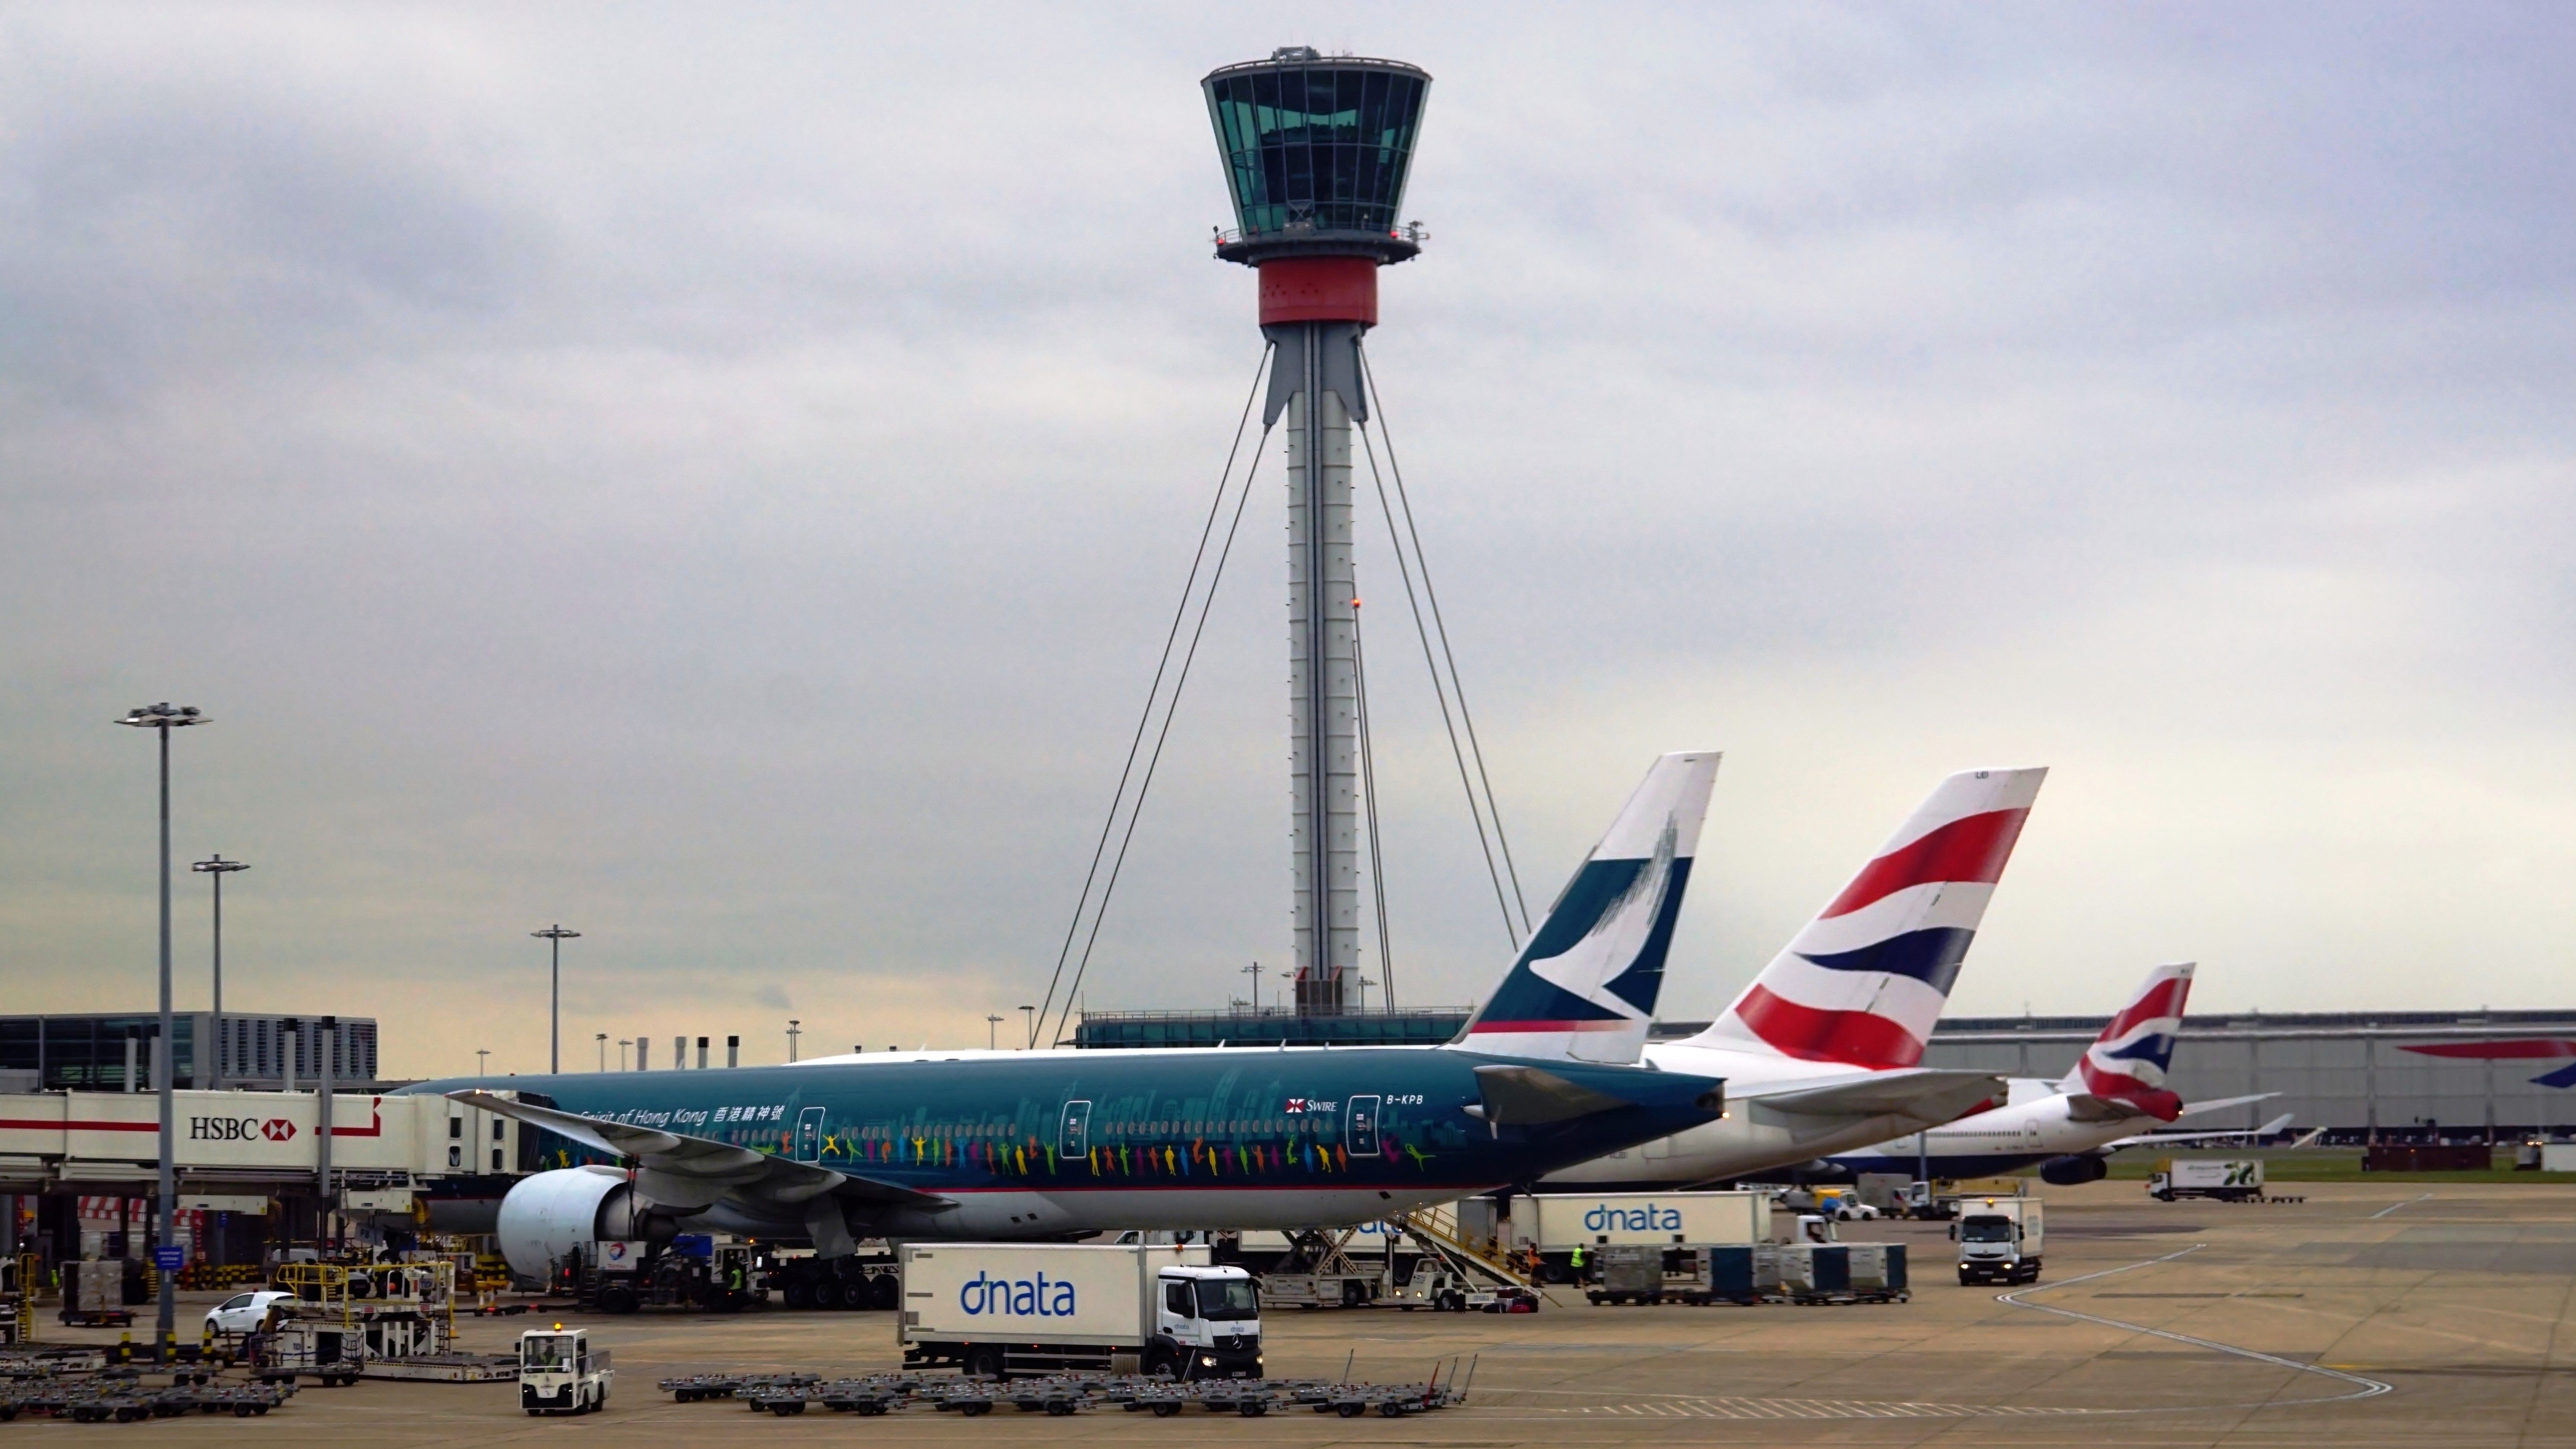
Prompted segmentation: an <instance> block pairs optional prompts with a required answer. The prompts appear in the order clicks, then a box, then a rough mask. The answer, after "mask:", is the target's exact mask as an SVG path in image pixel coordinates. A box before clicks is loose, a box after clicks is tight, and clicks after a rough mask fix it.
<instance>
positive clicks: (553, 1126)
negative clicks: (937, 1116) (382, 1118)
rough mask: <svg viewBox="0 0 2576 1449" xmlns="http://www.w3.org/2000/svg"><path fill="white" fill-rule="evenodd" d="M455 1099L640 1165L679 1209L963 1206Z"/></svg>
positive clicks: (684, 1141) (811, 1166)
mask: <svg viewBox="0 0 2576 1449" xmlns="http://www.w3.org/2000/svg"><path fill="white" fill-rule="evenodd" d="M447 1095H448V1097H449V1099H450V1100H453V1101H457V1102H462V1103H464V1104H465V1105H466V1106H468V1107H479V1108H481V1109H482V1110H484V1111H486V1112H498V1113H499V1114H501V1115H502V1116H504V1117H509V1118H513V1119H515V1120H517V1121H520V1122H525V1123H528V1124H529V1125H531V1126H536V1127H543V1128H544V1129H546V1130H547V1131H549V1132H552V1133H554V1134H556V1135H557V1136H561V1137H569V1138H571V1139H572V1140H573V1141H575V1142H578V1143H581V1144H582V1145H583V1146H585V1147H589V1148H591V1149H593V1150H595V1151H599V1152H605V1153H608V1154H609V1155H611V1156H613V1157H624V1158H629V1159H632V1160H633V1161H634V1163H635V1187H636V1190H637V1191H638V1192H640V1193H641V1194H643V1195H644V1196H645V1197H647V1198H650V1199H652V1200H653V1201H654V1202H657V1203H661V1204H664V1205H666V1206H670V1207H675V1208H690V1207H694V1208H701V1209H702V1208H705V1207H707V1206H709V1205H711V1204H713V1203H714V1202H715V1201H716V1200H717V1199H719V1198H722V1197H725V1196H728V1195H732V1194H739V1195H740V1196H743V1197H746V1198H750V1199H754V1200H757V1201H760V1202H764V1203H770V1204H777V1205H780V1206H786V1207H797V1206H800V1205H802V1204H805V1203H808V1202H811V1201H813V1200H814V1199H817V1198H821V1197H825V1196H832V1197H840V1198H846V1199H851V1200H855V1201H859V1202H877V1203H893V1204H899V1205H902V1206H905V1207H914V1208H929V1209H932V1210H934V1211H935V1210H937V1209H940V1208H948V1207H955V1206H956V1205H957V1204H956V1201H955V1200H954V1199H952V1198H945V1197H940V1196H938V1195H936V1194H934V1193H926V1192H916V1191H914V1190H913V1189H911V1188H908V1187H904V1186H901V1185H900V1184H897V1183H891V1182H879V1181H877V1180H876V1179H874V1178H867V1177H857V1176H853V1175H851V1174H849V1173H846V1172H841V1171H839V1170H837V1169H834V1168H829V1167H825V1166H823V1165H821V1164H820V1163H814V1162H794V1161H790V1160H789V1159H787V1158H784V1157H779V1156H777V1155H775V1154H772V1153H767V1152H755V1151H753V1150H752V1149H751V1148H748V1147H740V1146H736V1145H735V1144H733V1143H731V1142H718V1141H715V1140H714V1139H712V1138H707V1137H692V1136H690V1135H688V1134H687V1133H685V1132H668V1131H664V1130H663V1129H661V1128H659V1127H636V1126H631V1125H628V1124H626V1123H622V1122H602V1121H600V1120H598V1119H596V1118H592V1117H583V1116H580V1115H578V1114H576V1113H572V1112H565V1111H562V1110H559V1109H557V1108H553V1107H540V1106H537V1105H535V1104H534V1103H531V1102H515V1101H512V1100H510V1099H509V1098H507V1097H496V1096H494V1095H493V1094H491V1093H489V1092H478V1091H463V1092H450V1093H448V1094H447Z"/></svg>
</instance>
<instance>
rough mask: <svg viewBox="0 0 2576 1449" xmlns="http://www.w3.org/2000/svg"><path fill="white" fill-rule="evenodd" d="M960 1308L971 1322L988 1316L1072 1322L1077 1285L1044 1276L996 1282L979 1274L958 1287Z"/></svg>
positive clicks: (1005, 1279)
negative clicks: (1053, 1319)
mask: <svg viewBox="0 0 2576 1449" xmlns="http://www.w3.org/2000/svg"><path fill="white" fill-rule="evenodd" d="M957 1306H958V1307H959V1308H961V1309H964V1310H965V1311H966V1314H967V1316H968V1317H971V1318H980V1317H983V1316H984V1315H985V1314H988V1313H998V1314H1005V1315H1008V1316H1010V1317H1013V1318H1070V1317H1072V1316H1073V1285H1072V1284H1071V1283H1068V1282H1066V1281H1065V1280H1063V1279H1062V1278H1056V1279H1052V1280H1050V1279H1049V1278H1048V1277H1047V1275H1046V1274H1044V1273H1040V1274H1038V1275H1037V1276H1036V1277H1034V1278H994V1277H989V1276H987V1275H986V1274H984V1273H983V1272H981V1271H978V1272H977V1273H976V1274H975V1276H974V1277H972V1278H969V1279H967V1280H966V1281H965V1282H964V1283H963V1284H960V1285H959V1286H958V1289H957Z"/></svg>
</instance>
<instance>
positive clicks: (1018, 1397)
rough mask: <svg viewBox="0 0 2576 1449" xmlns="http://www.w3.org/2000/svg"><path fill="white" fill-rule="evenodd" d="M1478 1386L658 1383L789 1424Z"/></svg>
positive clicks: (1400, 1394)
mask: <svg viewBox="0 0 2576 1449" xmlns="http://www.w3.org/2000/svg"><path fill="white" fill-rule="evenodd" d="M1474 1381H1475V1364H1474V1362H1473V1361H1470V1362H1469V1364H1468V1365H1467V1373H1466V1375H1465V1380H1464V1382H1463V1383H1462V1382H1461V1380H1460V1376H1459V1373H1458V1370H1457V1366H1456V1364H1454V1363H1453V1364H1451V1365H1450V1373H1449V1382H1448V1383H1446V1384H1443V1383H1442V1382H1440V1380H1439V1378H1438V1376H1437V1375H1436V1374H1435V1375H1434V1377H1433V1378H1432V1379H1431V1380H1430V1381H1428V1382H1425V1383H1419V1384H1370V1383H1353V1382H1350V1381H1349V1380H1347V1379H1343V1380H1326V1379H1219V1380H1209V1381H1203V1382H1200V1381H1191V1380H1186V1379H1169V1378H1160V1377H1147V1376H1142V1375H1136V1374H1050V1375H1046V1376H1043V1377H1036V1378H1024V1379H1017V1380H1010V1379H987V1378H975V1377H965V1376H960V1377H955V1378H949V1377H944V1376H943V1377H924V1376H922V1375H920V1374H909V1373H906V1374H870V1375H867V1376H865V1377H860V1378H844V1379H834V1380H832V1381H830V1382H828V1383H826V1382H824V1381H823V1379H822V1377H821V1376H820V1375H817V1374H740V1375H736V1374H691V1375H687V1376H684V1377H679V1378H668V1379H664V1380H662V1381H661V1383H660V1387H661V1388H662V1390H663V1391H664V1392H666V1393H668V1394H670V1395H671V1397H672V1398H673V1399H674V1400H676V1401H677V1402H680V1403H684V1404H685V1403H696V1402H701V1401H704V1400H707V1399H729V1400H732V1401H734V1402H736V1403H739V1404H741V1405H743V1406H744V1407H745V1408H747V1409H749V1410H750V1411H751V1412H753V1413H755V1414H757V1413H763V1412H766V1413H768V1414H770V1415H772V1416H774V1417H777V1418H788V1417H792V1416H795V1415H798V1414H802V1413H804V1412H806V1410H807V1409H809V1408H811V1407H812V1406H813V1405H816V1404H820V1405H822V1406H823V1407H824V1408H826V1409H829V1410H832V1411H833V1412H835V1413H848V1414H858V1415H860V1416H862V1417H866V1418H876V1417H881V1416H883V1415H885V1414H889V1413H896V1412H902V1411H905V1410H914V1409H925V1408H926V1409H928V1410H930V1411H931V1412H934V1413H953V1414H957V1415H959V1416H961V1417H963V1418H970V1419H971V1418H980V1417H982V1416H984V1415H986V1414H990V1413H991V1412H993V1410H994V1409H995V1408H996V1407H997V1406H999V1405H1002V1404H1008V1405H1010V1406H1011V1407H1012V1408H1014V1409H1016V1410H1018V1411H1019V1412H1021V1413H1024V1414H1046V1415H1049V1416H1051V1417H1056V1418H1062V1417H1065V1416H1067V1415H1071V1414H1077V1413H1098V1412H1105V1411H1110V1410H1116V1411H1119V1412H1123V1413H1130V1414H1152V1415H1154V1416H1155V1417H1156V1418H1170V1417H1172V1416H1173V1415H1175V1414H1178V1413H1180V1412H1181V1411H1182V1410H1184V1409H1186V1408H1190V1407H1193V1406H1195V1407H1197V1408H1199V1409H1201V1410H1203V1411H1205V1412H1207V1413H1211V1414H1232V1415H1234V1416H1236V1417H1237V1418H1245V1419H1258V1418H1261V1417H1263V1416H1265V1415H1267V1414H1269V1413H1271V1412H1273V1411H1274V1410H1278V1411H1286V1410H1293V1409H1307V1410H1310V1411H1312V1412H1314V1413H1318V1414H1336V1415H1339V1416H1340V1417H1342V1418H1345V1419H1355V1418H1358V1417H1360V1416H1362V1415H1364V1414H1371V1413H1374V1414H1377V1415H1378V1416H1379V1417H1381V1418H1388V1419H1396V1418H1402V1417H1404V1416H1406V1415H1409V1414H1421V1413H1429V1412H1431V1411H1434V1410H1437V1409H1445V1408H1450V1407H1454V1406H1456V1405H1459V1404H1463V1403H1465V1402H1466V1401H1467V1386H1468V1385H1471V1384H1473V1383H1474Z"/></svg>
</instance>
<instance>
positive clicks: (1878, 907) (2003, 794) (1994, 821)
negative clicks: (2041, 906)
mask: <svg viewBox="0 0 2576 1449" xmlns="http://www.w3.org/2000/svg"><path fill="white" fill-rule="evenodd" d="M2047 778H2048V771H2047V770H2046V769H2044V768H2039V769H2023V770H1963V771H1961V772H1960V773H1958V774H1956V775H1952V776H1951V777H1950V778H1948V779H1946V780H1944V781H1942V782H1941V784H1940V787H1939V788H1937V789H1935V790H1934V791H1933V792H1932V797H1931V798H1930V799H1928V800H1926V801H1924V802H1923V804H1922V806H1921V807H1920V808H1918V809H1917V810H1916V811H1915V812H1914V816H1913V818H1912V819H1910V820H1908V821H1906V822H1905V824H1904V826H1903V828H1901V829H1899V830H1898V831H1897V832H1896V834H1895V836H1894V837H1893V838H1891V839H1890V840H1889V841H1888V842H1887V844H1886V845H1884V846H1882V847H1880V848H1879V852H1878V854H1877V855H1876V856H1875V857H1873V858H1872V859H1871V860H1870V862H1869V864H1867V865H1865V866H1862V867H1861V870H1860V874H1858V875H1856V876H1854V877H1852V881H1851V884H1849V885H1847V886H1844V887H1843V889H1842V893H1841V894H1840V895H1837V896H1835V897H1834V898H1833V900H1832V902H1831V903H1830V904H1828V905H1827V906H1826V907H1825V908H1824V910H1823V911H1821V912H1819V913H1818V914H1817V916H1816V918H1815V919H1814V920H1812V921H1809V922H1808V923H1807V925H1806V928H1805V929H1804V930H1801V931H1800V932H1798V934H1797V935H1796V936H1795V937H1794V938H1792V939H1791V940H1790V942H1789V946H1788V949H1786V950H1784V951H1782V952H1781V953H1780V954H1779V955H1778V956H1777V957H1775V958H1773V960H1772V962H1771V964H1770V965H1768V966H1765V967H1764V968H1762V974H1761V975H1760V976H1757V977H1755V978H1754V980H1753V984H1752V985H1751V986H1748V987H1746V988H1745V989H1744V994H1743V995H1741V996H1739V997H1737V998H1735V1004H1734V1005H1732V1006H1729V1007H1728V1008H1727V1009H1726V1012H1725V1014H1724V1015H1722V1016H1720V1017H1719V1018H1718V1019H1717V1020H1716V1021H1715V1022H1713V1023H1711V1024H1710V1026H1709V1028H1708V1030H1706V1031H1703V1032H1701V1033H1700V1034H1699V1035H1698V1036H1696V1037H1693V1038H1692V1039H1691V1044H1692V1045H1694V1046H1703V1047H1717V1048H1721V1049H1728V1050H1735V1051H1750V1052H1759V1053H1764V1054H1768V1055H1775V1056H1785V1057H1795V1058H1797V1059H1799V1060H1801V1061H1811V1062H1837V1063H1841V1064H1843V1065H1846V1066H1854V1067H1864V1068H1868V1069H1870V1070H1873V1071H1884V1070H1889V1069H1893V1068H1900V1067H1911V1066H1914V1065H1916V1064H1917V1063H1919V1062H1921V1061H1922V1060H1923V1043H1924V1042H1925V1041H1926V1040H1928V1039H1929V1038H1930V1037H1931V1035H1932V1024H1933V1023H1934V1022H1937V1021H1939V1020H1940V1019H1941V1008H1942V1007H1943V1006H1944V1005H1946V1004H1947V1003H1948V1001H1949V997H1950V983H1951V982H1953V981H1955V980H1957V979H1958V975H1959V963H1960V961H1961V960H1963V959H1964V958H1965V957H1966V956H1967V954H1968V945H1969V943H1970V942H1972V941H1974V940H1975V939H1976V934H1977V922H1978V921H1980V920H1982V919H1983V918H1984V916H1985V914H1986V901H1987V900H1988V899H1989V898H1990V897H1992V896H1993V895H1994V893H1995V882H1996V881H1998V880H2000V879H2002V877H2003V873H2004V862H2005V861H2007V860H2010V859H2011V858H2012V849H2013V843H2014V842H2015V841H2017V840H2019V839H2020V838H2021V827H2022V822H2023V821H2024V820H2025V819H2027V818H2028V817H2029V815H2030V807H2031V802H2032V801H2034V800H2036V799H2038V798H2039V787H2040V784H2041V782H2042V781H2044V780H2046V779H2047Z"/></svg>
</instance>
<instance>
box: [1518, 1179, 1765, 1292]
mask: <svg viewBox="0 0 2576 1449" xmlns="http://www.w3.org/2000/svg"><path fill="white" fill-rule="evenodd" d="M1771 1206H1772V1203H1771V1195H1770V1194H1769V1193H1766V1192H1663V1193H1537V1194H1528V1195H1520V1196H1515V1197H1512V1198H1510V1199H1509V1200H1508V1201H1507V1202H1506V1203H1505V1204H1504V1208H1503V1211H1504V1213H1505V1214H1506V1216H1505V1218H1504V1219H1503V1220H1502V1221H1501V1222H1500V1223H1498V1224H1497V1225H1496V1236H1497V1238H1498V1239H1499V1241H1500V1244H1501V1246H1502V1248H1503V1250H1504V1252H1505V1255H1506V1256H1508V1257H1509V1258H1510V1259H1512V1260H1513V1261H1514V1262H1521V1261H1525V1260H1526V1258H1527V1257H1528V1255H1529V1253H1530V1252H1531V1251H1532V1250H1536V1252H1537V1253H1538V1256H1539V1260H1540V1262H1541V1263H1542V1264H1543V1265H1544V1273H1545V1276H1546V1278H1547V1279H1548V1281H1550V1282H1557V1283H1574V1282H1580V1281H1582V1280H1583V1279H1584V1278H1585V1277H1587V1276H1588V1275H1587V1274H1586V1273H1585V1272H1584V1271H1582V1269H1583V1267H1584V1266H1588V1265H1578V1264H1577V1263H1576V1261H1575V1256H1576V1253H1577V1251H1578V1250H1580V1251H1581V1252H1582V1253H1584V1254H1585V1255H1587V1256H1588V1255H1590V1254H1591V1253H1592V1252H1593V1250H1594V1249H1597V1248H1606V1247H1612V1246H1618V1247H1671V1246H1676V1245H1682V1246H1688V1245H1696V1244H1700V1243H1759V1242H1763V1241H1766V1240H1767V1239H1769V1238H1770V1236H1771V1232H1772V1227H1771V1223H1772V1217H1771Z"/></svg>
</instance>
